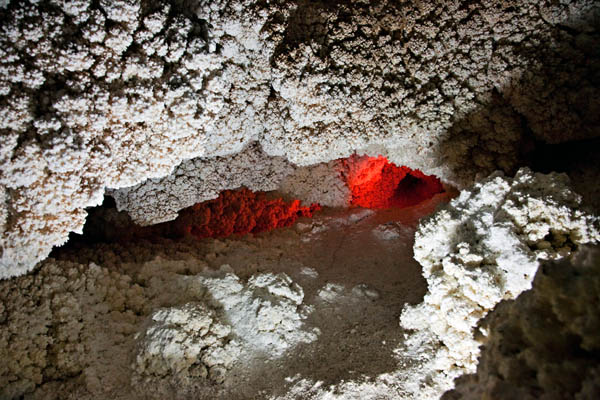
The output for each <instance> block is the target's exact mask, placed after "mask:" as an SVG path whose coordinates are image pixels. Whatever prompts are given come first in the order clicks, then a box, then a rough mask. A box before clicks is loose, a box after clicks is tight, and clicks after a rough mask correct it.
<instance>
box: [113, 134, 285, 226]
mask: <svg viewBox="0 0 600 400" xmlns="http://www.w3.org/2000/svg"><path fill="white" fill-rule="evenodd" d="M294 170H295V168H294V167H293V166H292V165H291V164H290V163H288V162H287V161H286V160H285V158H283V157H269V156H268V155H267V154H265V153H264V152H263V151H261V149H260V147H259V146H257V145H252V146H249V147H248V148H247V149H245V150H244V151H242V152H240V153H236V154H234V155H230V156H224V157H216V158H195V159H192V160H186V161H184V162H182V163H181V164H180V165H178V166H177V167H176V168H175V170H174V171H173V173H172V174H170V175H168V176H166V177H164V178H155V179H148V180H147V181H144V182H142V183H139V184H137V185H135V186H131V187H127V188H121V189H118V190H110V191H108V194H110V195H111V196H112V197H113V198H114V199H115V201H116V203H117V208H118V209H119V211H122V210H125V211H127V213H128V214H129V215H130V216H131V218H132V219H133V221H135V222H136V223H137V224H139V225H142V226H146V225H153V224H157V223H160V222H166V221H171V220H174V219H175V218H177V215H178V212H179V211H180V210H182V209H184V208H187V207H191V206H193V205H194V204H196V203H201V202H204V201H207V200H212V199H216V198H217V197H218V196H219V193H220V192H221V191H223V190H228V189H237V188H239V187H242V186H244V187H246V188H249V189H251V190H253V191H271V190H275V189H277V188H278V186H279V185H280V183H281V181H283V180H284V178H285V177H287V176H288V175H289V174H291V173H293V172H294ZM157 205H160V206H159V207H157Z"/></svg>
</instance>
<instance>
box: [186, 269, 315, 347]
mask: <svg viewBox="0 0 600 400" xmlns="http://www.w3.org/2000/svg"><path fill="white" fill-rule="evenodd" d="M192 279H193V280H194V282H193V285H194V287H197V288H198V292H199V293H203V296H204V298H205V299H206V300H207V301H209V302H210V303H211V304H212V305H213V306H214V307H215V308H216V309H218V310H220V312H221V313H222V320H223V321H225V322H226V323H227V324H229V325H230V326H231V333H232V335H234V337H236V338H237V340H238V341H240V343H241V346H242V348H243V350H244V351H247V352H259V353H263V354H266V355H267V356H270V357H278V356H280V355H282V354H283V353H284V352H285V351H286V350H288V349H289V348H291V347H293V346H295V345H296V344H298V343H310V342H312V341H314V340H316V338H317V335H318V331H308V330H303V329H302V328H303V320H304V319H305V318H306V317H307V315H308V314H309V313H310V312H311V311H312V308H311V307H308V306H304V305H303V304H302V300H303V298H304V292H303V290H302V288H301V287H300V286H299V285H298V284H296V283H294V282H292V280H291V279H290V278H289V277H288V276H287V275H285V274H283V273H281V274H277V275H275V274H272V273H264V274H258V275H254V276H252V277H251V278H250V279H249V280H248V282H247V283H246V284H244V283H243V282H242V281H241V280H240V279H239V278H238V277H237V276H236V275H233V274H230V273H228V274H225V275H224V276H223V277H205V276H198V277H194V278H192Z"/></svg>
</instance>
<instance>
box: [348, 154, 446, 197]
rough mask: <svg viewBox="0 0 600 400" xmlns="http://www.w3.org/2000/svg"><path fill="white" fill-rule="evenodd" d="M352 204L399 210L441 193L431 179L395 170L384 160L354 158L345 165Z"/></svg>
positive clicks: (378, 158) (416, 173)
mask: <svg viewBox="0 0 600 400" xmlns="http://www.w3.org/2000/svg"><path fill="white" fill-rule="evenodd" d="M343 162H344V166H345V171H346V173H345V177H346V183H347V184H348V187H349V188H350V190H351V192H352V201H351V204H352V205H355V206H359V207H365V208H392V207H396V208H402V207H409V206H412V205H415V204H418V203H420V202H422V201H424V200H427V199H429V198H431V197H433V195H434V194H436V193H441V192H443V191H444V188H443V186H442V183H441V182H440V180H439V179H438V178H436V177H435V176H432V175H425V174H423V173H422V172H421V171H419V170H417V169H415V170H413V169H410V168H408V167H398V166H396V165H394V164H392V163H390V162H389V161H388V160H387V158H385V157H382V156H379V157H366V156H363V157H359V156H356V155H353V156H351V157H348V158H347V159H345V160H344V161H343Z"/></svg>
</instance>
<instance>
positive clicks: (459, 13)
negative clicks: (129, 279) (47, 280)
mask: <svg viewBox="0 0 600 400" xmlns="http://www.w3.org/2000/svg"><path fill="white" fill-rule="evenodd" d="M1 7H2V8H1V9H0V14H1V15H0V19H2V20H3V21H5V22H4V23H3V25H2V28H1V33H0V51H1V52H2V57H1V60H0V113H1V114H0V130H1V132H2V135H1V136H0V159H1V161H0V162H1V163H2V170H1V174H0V189H1V190H0V195H1V196H2V198H3V202H2V207H0V217H1V219H0V237H1V238H2V239H1V255H0V278H7V277H11V276H15V275H19V274H22V273H25V272H27V271H29V270H30V269H31V268H33V266H34V265H35V263H36V262H38V261H39V260H42V259H44V258H45V257H46V256H47V255H48V253H49V251H50V250H51V248H52V247H53V246H57V245H61V244H62V243H64V242H65V241H66V239H67V237H68V234H69V232H77V231H80V230H81V228H82V226H83V223H84V221H85V217H86V212H85V207H89V206H93V205H97V204H99V203H100V202H101V200H102V197H103V194H104V191H105V189H106V188H112V189H119V188H123V187H130V186H133V185H137V184H140V183H141V182H143V181H145V180H146V179H149V178H162V177H165V176H167V175H169V174H171V173H173V170H174V168H175V167H176V166H177V165H179V164H180V163H181V162H182V161H183V160H189V159H195V158H197V157H202V159H206V158H207V157H208V158H211V157H216V156H230V155H233V154H235V153H239V152H240V151H242V150H244V149H246V148H247V147H248V146H250V145H251V144H252V143H255V142H256V143H258V144H259V145H260V146H261V148H262V151H264V153H265V155H266V156H267V157H283V158H284V159H286V160H287V162H289V163H291V164H294V165H312V164H316V163H319V162H327V161H330V160H333V159H336V158H340V157H346V156H349V155H350V154H352V153H353V152H355V151H356V152H359V153H367V154H369V155H378V154H382V155H384V156H386V157H388V159H389V160H390V161H392V162H394V163H396V164H398V165H408V166H410V167H412V168H419V169H421V170H422V171H423V172H425V173H434V174H436V175H437V176H439V177H440V178H441V179H443V180H445V181H446V182H449V183H453V184H456V185H459V186H463V185H465V184H469V183H472V182H473V180H474V179H475V178H476V176H477V175H478V174H480V175H486V174H488V173H489V172H491V171H493V170H495V169H502V170H504V171H506V172H512V171H514V170H515V168H516V167H517V166H518V165H519V164H521V163H522V162H523V161H524V160H526V159H527V156H528V152H529V151H531V150H532V149H534V148H535V146H536V145H537V144H539V143H562V142H565V141H570V140H575V139H589V138H593V137H597V136H598V135H599V133H600V131H599V126H600V124H598V115H600V112H599V111H600V110H599V107H600V97H599V94H598V83H599V79H600V77H599V75H598V74H599V71H600V68H599V57H600V54H599V53H598V49H599V48H600V46H598V21H599V18H600V17H599V13H600V6H599V5H598V4H597V2H595V1H592V0H583V1H564V2H554V1H526V2H522V1H519V2H517V1H514V2H511V1H492V0H482V1H470V2H461V1H441V2H440V1H420V2H401V1H376V2H369V1H358V0H357V1H334V2H329V1H328V2H324V1H291V2H290V1H273V2H256V1H251V0H237V1H217V2H214V1H186V2H180V1H174V2H172V3H171V4H168V3H166V2H146V1H104V0H101V1H98V2H92V1H86V0H78V1H59V0H55V1H40V2H38V1H30V2H27V1H23V2H16V1H15V2H2V4H1ZM188 163H189V162H188ZM191 164H193V165H198V167H197V168H200V169H202V168H203V167H202V166H203V165H204V164H203V163H202V162H199V163H197V162H196V161H191ZM259 164H260V163H259ZM262 164H264V163H262ZM188 165H189V164H188ZM194 168H195V167H194ZM180 170H181V169H180ZM199 173H200V172H199V171H190V172H189V176H190V177H191V178H193V179H195V177H197V176H198V175H199ZM184 175H185V174H184ZM279 178H280V176H279V175H278V174H275V175H274V176H273V177H267V178H265V182H262V183H261V185H263V184H264V185H267V186H269V185H275V182H276V181H277V180H278V179H279ZM214 179H215V176H214V175H213V176H209V177H207V178H206V180H207V181H211V180H214ZM222 183H223V184H222V186H223V187H222V188H219V187H212V188H211V190H220V189H223V188H226V187H230V186H231V185H233V184H234V183H235V182H231V181H228V180H227V179H225V180H224V181H223V182H222ZM249 185H250V186H251V185H252V184H249ZM153 191H154V192H155V193H154V194H153V193H152V192H150V193H148V194H147V195H148V196H150V197H155V198H156V199H157V202H156V203H154V205H155V206H160V201H159V199H161V198H162V197H165V196H167V197H168V196H175V197H176V196H178V195H180V191H179V189H177V185H174V186H170V187H162V186H158V187H155V188H154V189H153ZM204 195H205V194H204V193H203V192H201V191H200V192H198V193H197V194H195V195H194V196H198V198H201V197H202V196H204Z"/></svg>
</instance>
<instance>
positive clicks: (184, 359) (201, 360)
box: [135, 303, 240, 384]
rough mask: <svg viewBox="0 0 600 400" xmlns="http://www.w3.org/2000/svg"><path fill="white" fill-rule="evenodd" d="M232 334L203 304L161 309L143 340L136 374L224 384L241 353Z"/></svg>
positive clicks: (183, 381) (155, 315)
mask: <svg viewBox="0 0 600 400" xmlns="http://www.w3.org/2000/svg"><path fill="white" fill-rule="evenodd" d="M230 333H231V327H230V326H228V325H224V324H222V323H221V322H219V319H218V318H217V317H216V315H215V312H214V311H213V310H210V309H208V308H207V307H206V306H205V305H204V304H201V303H188V304H185V305H183V306H180V307H172V308H167V309H161V310H158V311H157V312H155V313H154V314H153V315H152V322H151V325H150V327H149V328H148V329H147V330H146V331H145V333H144V337H143V339H142V340H141V343H140V350H139V352H138V354H137V356H136V360H135V364H136V365H135V368H136V373H137V374H139V375H140V376H142V377H143V376H151V377H167V376H169V377H171V378H173V377H175V378H177V379H178V380H179V382H180V383H181V384H185V383H190V382H191V381H194V380H197V379H199V378H207V377H208V378H210V379H211V380H213V381H217V382H221V381H222V380H223V379H224V378H225V373H226V371H227V370H228V369H229V368H231V366H232V365H233V363H234V362H235V361H236V360H237V358H238V356H239V353H240V348H239V346H238V344H237V343H236V341H235V340H232V339H231V338H230V337H229V336H230Z"/></svg>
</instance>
